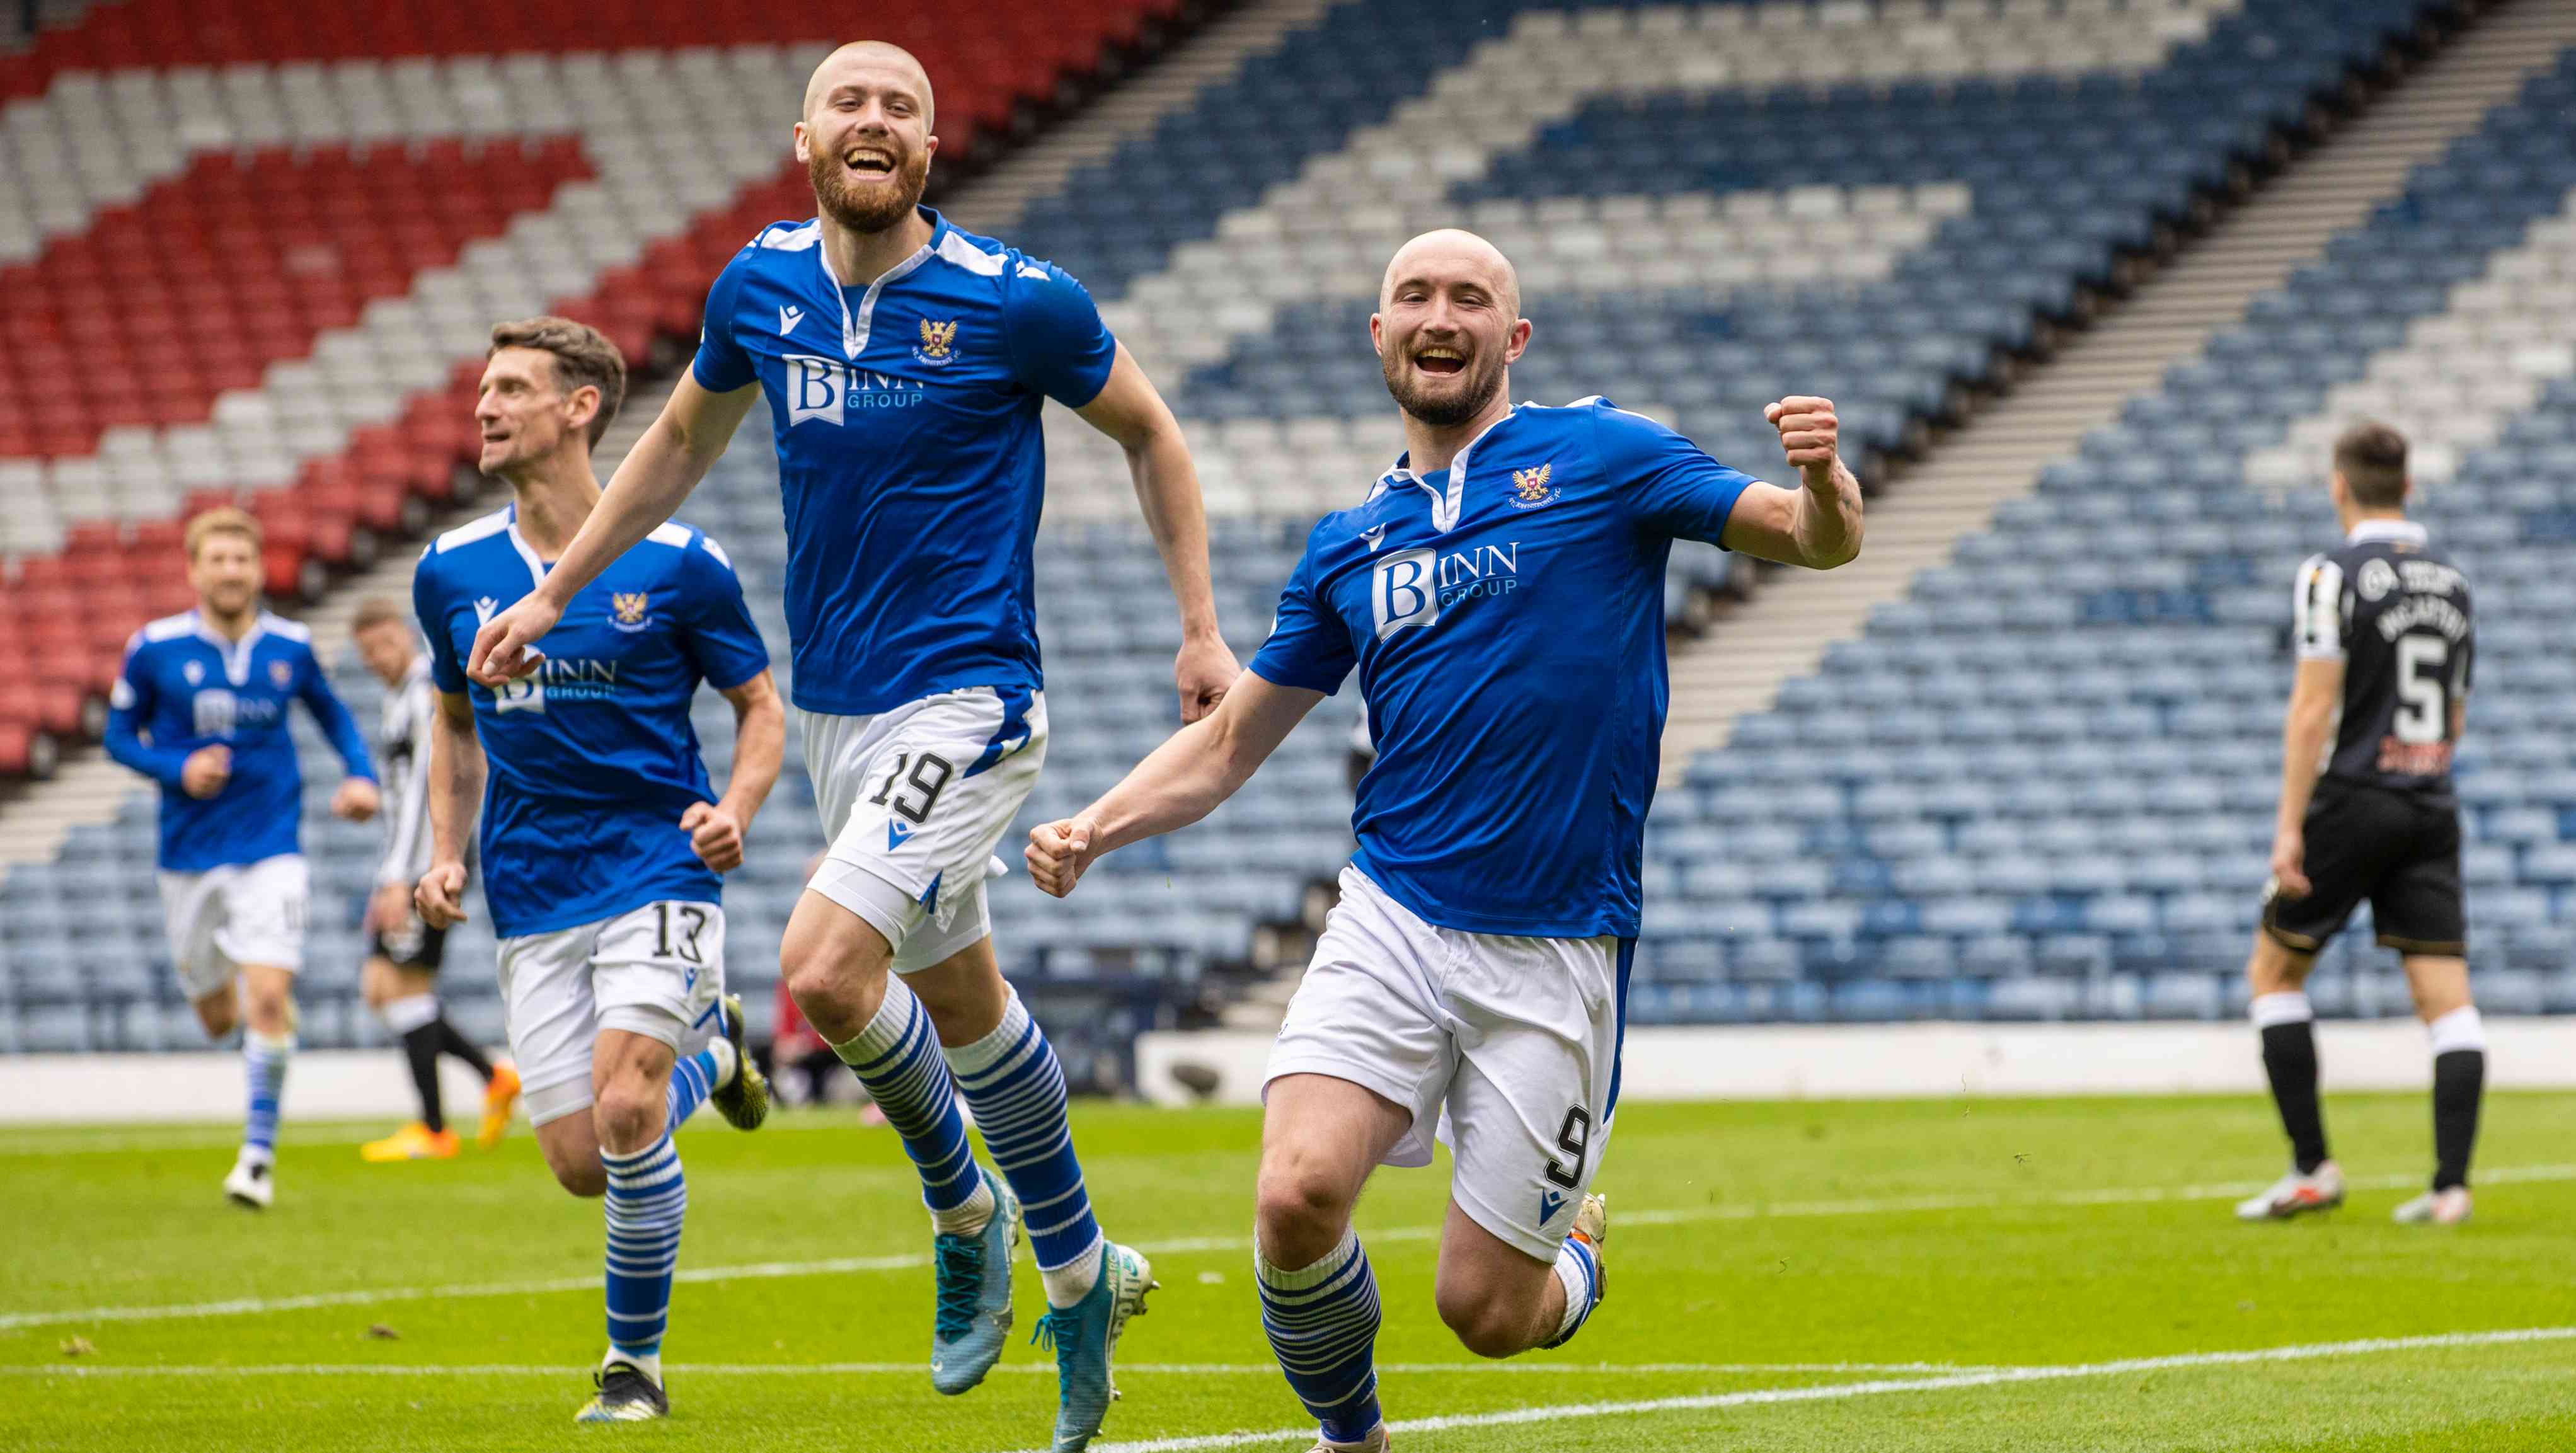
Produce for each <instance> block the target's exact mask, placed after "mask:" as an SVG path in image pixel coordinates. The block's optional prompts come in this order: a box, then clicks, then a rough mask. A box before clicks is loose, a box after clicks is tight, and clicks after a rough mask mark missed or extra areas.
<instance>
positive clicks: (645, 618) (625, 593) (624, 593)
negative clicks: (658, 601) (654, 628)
mask: <svg viewBox="0 0 2576 1453" xmlns="http://www.w3.org/2000/svg"><path fill="white" fill-rule="evenodd" d="M652 606H653V602H652V600H651V598H650V597H648V596H646V595H645V593H644V592H643V591H640V590H621V591H619V592H617V593H616V594H614V595H612V596H610V597H609V598H608V610H609V618H608V623H609V624H610V625H612V626H615V627H617V628H618V629H619V630H621V631H626V632H629V633H632V632H635V631H640V630H642V629H644V628H645V627H646V626H649V625H651V624H652V623H653V618H652Z"/></svg>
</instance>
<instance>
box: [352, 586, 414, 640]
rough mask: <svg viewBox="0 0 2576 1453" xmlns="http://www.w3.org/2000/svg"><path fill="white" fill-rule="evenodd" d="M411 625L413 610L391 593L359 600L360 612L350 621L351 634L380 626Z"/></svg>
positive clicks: (407, 626) (361, 633)
mask: <svg viewBox="0 0 2576 1453" xmlns="http://www.w3.org/2000/svg"><path fill="white" fill-rule="evenodd" d="M410 625H411V611H410V610H408V609H407V608H405V607H404V605H403V603H402V602H401V601H398V600H396V599H394V598H393V597H392V596H390V595H371V596H368V597H367V598H366V599H365V600H362V601H359V602H358V614H357V616H356V617H355V618H354V619H352V620H351V621H350V622H349V634H350V635H353V636H357V635H364V634H365V633H367V632H368V631H372V630H374V629H375V628H376V627H378V626H402V627H404V628H406V629H408V628H409V627H410Z"/></svg>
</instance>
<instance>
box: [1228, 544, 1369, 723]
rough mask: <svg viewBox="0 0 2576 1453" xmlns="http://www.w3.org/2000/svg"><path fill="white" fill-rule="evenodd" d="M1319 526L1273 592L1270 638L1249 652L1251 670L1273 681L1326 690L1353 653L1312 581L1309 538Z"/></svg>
mask: <svg viewBox="0 0 2576 1453" xmlns="http://www.w3.org/2000/svg"><path fill="white" fill-rule="evenodd" d="M1323 533H1324V527H1323V526H1322V525H1320V524H1319V525H1317V526H1316V527H1315V532H1314V533H1313V534H1311V535H1309V536H1307V537H1306V553H1305V555H1304V556H1302V557H1301V558H1300V559H1299V560H1298V561H1297V568H1296V569H1295V570H1294V571H1292V572H1290V574H1289V576H1288V584H1287V587H1286V588H1285V589H1283V590H1281V591H1280V592H1279V614H1278V617H1277V618H1276V619H1275V620H1273V621H1272V622H1271V625H1270V639H1268V640H1266V641H1263V642H1262V643H1261V649H1260V650H1259V651H1258V652H1255V653H1254V655H1253V657H1252V672H1253V674H1254V675H1256V676H1259V677H1260V678H1261V679H1262V680H1264V681H1267V682H1269V683H1271V684H1272V685H1274V686H1295V687H1300V688H1303V689H1304V690H1307V691H1320V692H1322V693H1324V694H1325V695H1326V696H1330V695H1332V694H1333V693H1335V692H1337V691H1339V690H1341V689H1342V682H1343V680H1344V679H1345V678H1347V677H1348V676H1349V675H1350V674H1351V667H1353V666H1354V665H1357V664H1358V662H1359V657H1358V655H1357V653H1355V652H1354V651H1353V650H1352V649H1351V633H1350V629H1349V628H1348V627H1346V626H1344V625H1343V624H1342V618H1341V616H1340V615H1338V614H1337V613H1335V612H1334V610H1333V608H1332V605H1331V603H1330V602H1328V601H1325V600H1322V599H1320V598H1319V597H1318V596H1317V594H1316V587H1315V544H1316V541H1317V540H1319V539H1320V538H1322V536H1323Z"/></svg>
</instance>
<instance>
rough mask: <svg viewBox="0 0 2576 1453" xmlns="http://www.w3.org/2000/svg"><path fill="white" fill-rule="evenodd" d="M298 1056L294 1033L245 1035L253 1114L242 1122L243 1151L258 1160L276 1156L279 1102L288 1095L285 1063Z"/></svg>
mask: <svg viewBox="0 0 2576 1453" xmlns="http://www.w3.org/2000/svg"><path fill="white" fill-rule="evenodd" d="M294 1058H295V1036H294V1035H291V1034H287V1035H278V1036H275V1037H272V1036H269V1035H265V1034H259V1033H256V1032H249V1031H246V1032H244V1033H243V1035H242V1071H243V1077H244V1078H245V1079H246V1080H247V1081H248V1082H249V1084H250V1114H249V1115H248V1117H246V1118H245V1119H244V1120H243V1121H242V1150H243V1151H244V1152H245V1153H246V1154H249V1155H251V1156H253V1157H255V1158H256V1159H259V1160H262V1161H270V1160H274V1159H276V1158H277V1102H278V1101H280V1100H282V1099H284V1098H285V1097H286V1066H287V1063H288V1062H289V1061H291V1060H293V1059H294Z"/></svg>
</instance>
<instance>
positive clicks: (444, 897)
mask: <svg viewBox="0 0 2576 1453" xmlns="http://www.w3.org/2000/svg"><path fill="white" fill-rule="evenodd" d="M411 901H412V906H413V907H415V908H417V909H419V910H420V921H421V922H423V923H426V924H428V925H429V926H430V927H432V928H454V927H455V926H456V925H458V924H460V923H463V922H464V921H465V865H464V864H463V863H459V862H455V861H449V862H444V863H432V864H430V867H429V871H428V872H427V873H425V874H423V875H421V880H420V884H419V886H417V887H415V888H413V889H412V893H411Z"/></svg>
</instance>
